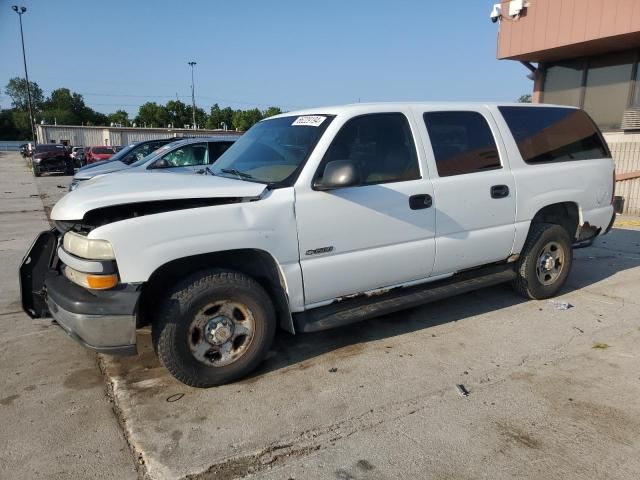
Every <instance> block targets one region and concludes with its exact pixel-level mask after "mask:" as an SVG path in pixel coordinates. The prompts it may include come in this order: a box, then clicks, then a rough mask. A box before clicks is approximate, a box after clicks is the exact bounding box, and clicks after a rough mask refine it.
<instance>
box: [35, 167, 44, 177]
mask: <svg viewBox="0 0 640 480" xmlns="http://www.w3.org/2000/svg"><path fill="white" fill-rule="evenodd" d="M41 175H42V172H40V167H38V166H36V165H34V166H33V176H34V177H39V176H41Z"/></svg>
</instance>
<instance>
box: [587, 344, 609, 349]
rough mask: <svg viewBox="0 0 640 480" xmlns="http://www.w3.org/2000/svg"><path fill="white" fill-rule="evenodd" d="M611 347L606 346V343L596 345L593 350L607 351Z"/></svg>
mask: <svg viewBox="0 0 640 480" xmlns="http://www.w3.org/2000/svg"><path fill="white" fill-rule="evenodd" d="M609 346H610V345H608V344H606V343H594V344H593V347H591V348H598V349H600V350H606V349H607V348H609Z"/></svg>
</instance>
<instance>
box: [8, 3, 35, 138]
mask: <svg viewBox="0 0 640 480" xmlns="http://www.w3.org/2000/svg"><path fill="white" fill-rule="evenodd" d="M11 9H12V10H13V11H14V12H16V13H17V14H18V18H19V19H20V40H22V61H23V62H24V77H25V79H26V80H27V99H28V101H29V125H31V137H32V139H33V140H32V141H33V142H34V143H36V131H35V129H34V128H33V107H32V106H31V86H30V85H29V74H28V73H27V56H26V54H25V53H24V34H23V33H22V14H23V13H24V12H26V11H27V8H26V7H18V6H17V5H13V6H12V7H11Z"/></svg>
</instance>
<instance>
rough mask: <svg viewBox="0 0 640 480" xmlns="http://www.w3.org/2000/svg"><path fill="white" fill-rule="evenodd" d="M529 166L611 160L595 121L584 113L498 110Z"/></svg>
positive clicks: (514, 109) (566, 110) (573, 110)
mask: <svg viewBox="0 0 640 480" xmlns="http://www.w3.org/2000/svg"><path fill="white" fill-rule="evenodd" d="M498 109H499V110H500V113H502V116H503V117H504V119H505V121H506V122H507V125H508V126H509V129H510V130H511V133H512V134H513V137H514V138H515V140H516V143H517V144H518V149H519V150H520V154H521V155H522V158H523V159H524V161H525V162H527V163H546V162H565V161H570V160H591V159H594V158H605V157H610V156H611V154H610V153H609V149H608V148H607V146H606V144H605V143H604V141H603V140H602V137H601V135H600V132H598V129H597V128H596V126H595V124H594V123H593V121H592V120H591V118H590V117H589V116H588V115H587V114H586V113H585V112H584V111H582V110H576V109H573V108H556V107H498Z"/></svg>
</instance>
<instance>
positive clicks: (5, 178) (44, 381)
mask: <svg viewBox="0 0 640 480" xmlns="http://www.w3.org/2000/svg"><path fill="white" fill-rule="evenodd" d="M67 178H68V177H67ZM34 180H35V179H34V178H33V176H32V175H31V172H30V171H29V170H27V167H26V165H25V162H24V161H23V160H22V158H21V157H20V156H19V155H16V154H7V153H4V152H0V197H1V198H2V202H1V203H0V267H1V268H0V478H6V479H22V478H24V479H36V478H47V479H58V478H59V479H63V478H64V479H68V478H96V479H100V478H104V479H111V478H119V479H128V478H137V473H136V469H135V463H134V459H133V457H132V456H131V453H130V451H129V448H128V446H127V443H126V440H125V438H124V436H123V434H122V431H121V429H120V428H119V426H118V422H117V419H116V417H115V415H114V413H113V410H112V403H111V400H110V398H109V397H108V396H107V394H106V384H105V382H104V379H103V376H102V374H101V372H100V370H99V368H98V365H97V363H96V356H95V354H92V353H90V352H88V351H86V350H85V349H83V348H82V347H80V346H79V345H76V344H75V343H74V342H71V341H70V340H69V338H67V336H66V335H64V334H63V333H62V332H61V330H60V329H59V328H58V327H57V326H54V325H52V323H51V321H50V320H31V319H29V318H28V317H27V315H25V314H24V313H23V312H22V309H21V305H20V300H19V287H18V276H17V271H18V265H19V264H20V262H21V260H22V257H23V256H24V254H25V253H26V250H27V248H28V247H29V245H30V244H31V242H32V241H33V239H34V238H35V236H36V235H37V234H38V233H39V232H41V231H42V230H46V229H48V228H49V226H48V223H47V220H46V216H45V213H44V211H43V208H42V201H41V198H40V193H39V191H38V189H37V188H36V183H35V181H34Z"/></svg>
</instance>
